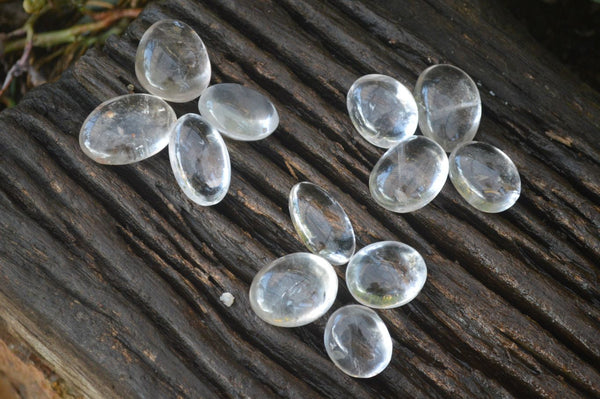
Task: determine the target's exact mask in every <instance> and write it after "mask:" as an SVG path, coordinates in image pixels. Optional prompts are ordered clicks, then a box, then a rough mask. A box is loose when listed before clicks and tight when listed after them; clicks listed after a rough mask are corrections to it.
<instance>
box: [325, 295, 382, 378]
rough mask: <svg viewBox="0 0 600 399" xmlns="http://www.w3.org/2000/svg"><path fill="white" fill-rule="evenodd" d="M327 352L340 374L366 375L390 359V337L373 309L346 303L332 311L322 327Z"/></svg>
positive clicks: (378, 368)
mask: <svg viewBox="0 0 600 399" xmlns="http://www.w3.org/2000/svg"><path fill="white" fill-rule="evenodd" d="M324 341H325V349H326V350H327V354H328V355H329V357H330V358H331V360H332V361H333V363H335V365H336V366H337V367H339V368H340V369H341V370H342V371H343V372H344V373H346V374H348V375H350V376H352V377H358V378H370V377H374V376H376V375H377V374H379V373H381V372H382V371H383V370H384V369H385V368H386V367H387V365H388V364H389V363H390V360H392V350H393V348H392V338H391V337H390V333H389V332H388V329H387V327H386V326H385V324H384V323H383V320H381V318H380V317H379V316H378V315H377V313H375V311H374V310H372V309H369V308H366V307H364V306H361V305H347V306H344V307H341V308H339V309H338V310H336V311H335V312H334V313H333V314H332V315H331V317H330V318H329V320H328V321H327V325H326V326H325V338H324Z"/></svg>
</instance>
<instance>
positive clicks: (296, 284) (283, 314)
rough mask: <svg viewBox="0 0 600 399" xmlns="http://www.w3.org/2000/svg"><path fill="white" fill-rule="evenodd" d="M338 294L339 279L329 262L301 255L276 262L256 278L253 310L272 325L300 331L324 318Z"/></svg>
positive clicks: (252, 301) (254, 281) (252, 302)
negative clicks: (298, 328)
mask: <svg viewBox="0 0 600 399" xmlns="http://www.w3.org/2000/svg"><path fill="white" fill-rule="evenodd" d="M337 290H338V280H337V275H336V274H335V271H334V270H333V266H331V264H330V263H329V262H327V260H325V259H324V258H322V257H320V256H317V255H314V254H310V253H305V252H298V253H293V254H290V255H286V256H284V257H282V258H279V259H277V260H275V261H274V262H273V263H271V264H270V265H268V266H266V267H264V268H263V269H262V270H260V271H259V272H258V273H257V274H256V276H254V279H253V280H252V284H251V285H250V306H251V307H252V310H254V312H255V313H256V314H257V315H258V317H260V318H261V319H263V320H264V321H266V322H267V323H269V324H273V325H275V326H279V327H298V326H303V325H305V324H308V323H311V322H313V321H315V320H316V319H318V318H319V317H321V316H323V315H324V314H325V312H327V310H329V308H330V307H331V305H333V301H334V300H335V297H336V295H337Z"/></svg>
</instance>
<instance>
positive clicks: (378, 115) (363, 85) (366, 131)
mask: <svg viewBox="0 0 600 399" xmlns="http://www.w3.org/2000/svg"><path fill="white" fill-rule="evenodd" d="M346 106H347V107H348V114H349V115H350V120H351V121H352V124H353V125H354V127H355V128H356V130H357V131H358V133H360V135H361V136H363V137H364V138H365V139H366V140H367V141H368V142H370V143H371V144H373V145H376V146H378V147H383V148H390V147H392V146H393V145H395V144H396V143H398V142H399V141H401V140H403V139H405V138H407V137H409V136H412V135H413V134H414V133H415V130H416V129H417V124H418V120H417V119H418V113H417V104H416V103H415V99H414V97H413V95H412V93H411V92H410V90H408V89H407V88H406V87H405V86H404V85H403V84H402V83H400V82H398V81H397V80H396V79H394V78H391V77H389V76H385V75H376V74H373V75H365V76H362V77H360V78H358V79H357V80H356V81H355V82H354V83H353V84H352V86H351V87H350V90H349V91H348V95H347V97H346Z"/></svg>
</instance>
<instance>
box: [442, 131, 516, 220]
mask: <svg viewBox="0 0 600 399" xmlns="http://www.w3.org/2000/svg"><path fill="white" fill-rule="evenodd" d="M450 180H451V181H452V184H453V185H454V187H455V188H456V191H458V192H459V193H460V195H461V196H462V197H463V198H464V199H465V200H466V201H467V202H468V203H469V204H471V205H472V206H473V207H475V208H477V209H479V210H480V211H483V212H489V213H497V212H502V211H505V210H507V209H508V208H510V207H511V206H513V205H514V203H515V202H517V199H518V198H519V196H520V195H521V178H520V176H519V171H518V170H517V167H516V166H515V164H514V163H513V162H512V160H511V159H510V158H509V157H508V156H507V155H506V154H505V153H503V152H502V151H500V150H499V149H498V148H496V147H494V146H493V145H490V144H486V143H481V142H477V141H473V142H470V143H465V144H463V145H462V146H460V147H458V148H456V149H455V150H454V151H453V152H452V154H450Z"/></svg>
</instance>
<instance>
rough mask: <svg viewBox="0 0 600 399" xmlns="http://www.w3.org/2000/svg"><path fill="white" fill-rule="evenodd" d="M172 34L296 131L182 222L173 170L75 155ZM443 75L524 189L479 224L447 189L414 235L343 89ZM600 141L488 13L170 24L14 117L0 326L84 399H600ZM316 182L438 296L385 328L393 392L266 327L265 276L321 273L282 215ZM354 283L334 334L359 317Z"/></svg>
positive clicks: (565, 84) (161, 5)
mask: <svg viewBox="0 0 600 399" xmlns="http://www.w3.org/2000/svg"><path fill="white" fill-rule="evenodd" d="M162 18H177V19H181V20H183V21H185V22H187V23H188V24H190V25H191V26H192V27H193V28H194V29H195V30H196V31H197V32H198V33H199V34H200V36H201V37H202V38H203V40H204V42H205V44H206V46H207V48H208V50H209V54H210V57H211V63H212V67H213V71H214V73H213V79H212V82H213V83H217V82H237V83H241V84H244V85H246V86H248V87H252V88H255V89H258V90H259V91H262V92H264V93H265V94H267V95H268V96H269V97H270V98H272V99H273V101H274V103H275V105H276V107H277V109H278V110H279V113H280V117H281V123H280V126H279V128H278V129H277V131H276V132H275V133H274V134H273V135H272V136H270V137H269V138H267V139H265V140H262V141H259V142H252V143H247V142H233V141H227V144H228V147H229V151H230V156H231V160H232V166H233V179H232V183H231V189H230V191H229V194H228V195H227V197H226V198H225V200H224V201H223V202H222V203H220V204H218V205H217V206H214V207H210V208H202V207H200V206H197V205H195V204H193V203H192V202H191V201H189V200H187V199H186V198H185V196H184V195H183V194H182V193H181V192H180V190H179V188H178V186H177V184H176V182H175V179H174V177H173V175H172V171H171V168H170V165H169V161H168V154H167V152H166V151H163V152H162V153H160V154H159V155H157V156H155V157H153V158H151V159H149V160H146V161H143V162H141V163H138V164H134V165H129V166H116V167H115V166H113V167H110V166H103V165H99V164H96V163H94V162H93V161H91V160H90V159H88V158H87V157H86V156H85V155H84V154H83V153H82V151H81V150H80V148H79V144H78V134H79V129H80V127H81V123H82V122H83V120H84V119H85V117H86V116H87V115H88V114H89V112H91V111H92V109H94V108H95V107H96V106H97V105H98V104H99V103H100V102H102V101H104V100H106V99H108V98H111V97H114V96H116V95H119V94H124V93H126V92H127V85H128V84H129V83H133V84H134V85H135V87H136V91H141V90H142V89H141V88H140V87H139V84H138V82H137V80H136V78H135V73H134V55H135V49H136V46H137V42H138V41H139V39H140V37H141V35H142V34H143V32H144V30H145V29H146V28H147V27H148V26H150V25H151V24H152V23H153V22H155V21H157V20H159V19H162ZM441 62H446V63H452V64H454V65H457V66H459V67H460V68H462V69H464V70H465V71H466V72H467V73H469V74H470V75H471V76H472V77H473V79H474V80H475V81H476V82H477V84H478V86H479V89H480V92H481V96H482V101H483V118H482V123H481V127H480V129H479V133H478V135H477V139H478V140H481V141H485V142H488V143H491V144H493V145H496V146H498V147H500V148H501V149H503V150H504V151H505V152H506V153H507V154H508V155H509V156H510V157H511V158H512V159H513V160H514V162H515V164H516V165H517V167H518V168H519V171H520V174H521V179H522V182H523V191H522V195H521V198H520V199H519V201H518V202H517V204H516V205H515V206H514V207H513V208H511V209H510V210H508V211H506V212H503V213H501V214H484V213H481V212H478V211H476V210H474V209H473V208H471V207H469V206H468V205H467V204H466V203H465V202H464V201H463V200H462V198H461V197H460V196H459V195H458V194H457V192H456V191H455V190H454V188H453V187H452V185H451V184H450V182H447V183H446V186H445V187H444V189H443V191H442V192H441V194H440V195H439V196H438V197H437V198H436V199H435V200H434V201H433V202H432V203H431V204H429V205H428V206H427V207H425V208H423V209H421V210H419V211H416V212H412V213H410V214H403V215H400V214H393V213H391V212H388V211H386V210H384V209H383V208H381V207H379V206H378V205H377V204H376V203H375V202H374V201H373V200H372V199H371V198H370V195H369V190H368V176H369V172H370V170H371V168H372V167H373V165H374V164H375V162H376V161H377V159H378V157H379V156H380V155H381V154H382V153H383V150H381V149H378V148H375V147H373V146H371V145H370V144H369V143H367V142H366V141H365V140H363V139H362V138H361V137H359V136H358V134H357V133H356V132H355V131H354V129H353V127H352V126H351V123H350V121H349V119H348V116H347V113H346V106H345V95H346V92H347V90H348V88H349V87H350V85H351V84H352V82H353V81H354V80H355V79H356V78H358V77H359V76H361V75H364V74H367V73H382V74H387V75H391V76H393V77H395V78H397V79H398V80H400V81H401V82H403V83H405V84H407V85H408V86H409V87H413V86H414V83H415V81H416V79H417V76H418V75H419V73H420V72H421V71H422V70H423V69H425V68H426V67H427V66H429V65H431V64H434V63H441ZM175 109H176V111H177V113H178V115H182V114H183V113H186V112H196V111H197V104H196V103H195V102H191V103H188V104H180V105H176V106H175ZM599 132H600V95H599V94H598V93H597V92H594V91H592V90H591V89H589V88H588V87H587V86H585V85H583V84H581V83H580V82H579V81H578V80H577V79H576V78H575V77H573V76H572V75H570V74H569V73H568V72H567V71H566V70H564V68H563V67H561V66H560V65H559V64H558V63H557V62H556V61H555V60H554V59H553V58H552V57H551V56H549V55H548V54H547V53H545V52H544V51H543V50H541V49H540V48H538V46H537V45H536V44H535V43H534V42H533V41H532V39H531V38H530V37H529V36H528V35H527V34H526V33H525V32H524V31H523V30H522V29H521V28H520V27H519V26H518V25H517V24H516V23H515V22H514V20H513V19H512V17H511V16H509V15H507V14H506V13H505V11H504V10H502V9H501V8H500V7H499V6H498V5H497V4H495V2H494V1H493V0H479V1H476V0H470V1H447V0H428V1H422V2H413V1H395V2H387V1H374V2H373V1H364V2H359V1H352V0H330V1H326V2H321V1H300V0H298V1H297V0H279V1H267V0H261V1H232V0H204V1H202V2H195V1H191V0H171V1H164V2H156V3H153V4H151V5H150V6H148V7H147V9H146V10H145V11H144V12H143V13H142V14H141V15H140V17H139V18H138V19H137V20H136V21H134V22H133V23H132V24H131V26H130V28H129V29H128V31H127V33H126V34H125V35H124V36H123V37H120V38H116V37H115V38H112V39H111V40H109V42H108V44H107V45H106V47H105V48H104V49H102V50H92V51H89V52H88V53H87V54H86V55H85V56H84V57H83V58H82V59H81V60H80V61H79V62H78V63H77V64H76V65H75V66H74V67H73V68H72V69H71V70H69V71H68V72H66V73H65V74H64V76H63V77H62V78H61V79H60V80H59V81H58V82H56V83H53V84H49V85H45V86H42V87H41V88H39V89H36V90H33V91H32V92H31V93H30V94H29V95H28V96H27V97H26V98H25V99H24V100H23V101H22V102H21V103H20V104H19V105H18V106H17V107H15V108H13V109H10V110H7V111H4V112H3V113H1V114H0V235H1V241H0V317H1V318H2V319H4V321H5V322H6V323H7V325H9V326H10V328H11V330H12V331H13V333H14V334H16V335H19V336H20V337H22V338H23V339H25V340H26V341H27V342H28V343H29V344H31V345H32V346H33V347H34V348H35V349H36V350H37V351H38V352H39V353H40V355H41V356H43V357H44V358H45V359H47V360H48V361H49V362H50V363H51V364H52V365H53V366H54V367H56V369H57V372H59V373H60V374H61V375H63V376H64V377H65V378H66V379H67V380H68V381H71V382H72V384H74V385H75V386H76V387H77V388H78V389H79V390H80V391H81V392H82V393H83V394H84V395H86V396H89V397H115V398H177V397H182V398H199V397H201V398H209V397H249V398H266V397H291V398H312V397H335V398H340V397H342V398H343V397H352V398H367V397H389V398H402V397H430V398H442V397H444V398H445V397H475V398H484V397H491V398H500V397H517V398H524V397H546V398H579V397H600V308H599V304H600V286H599V281H598V273H599V269H600V239H599V235H600V234H599V231H600V161H599V160H600V133H599ZM302 180H309V181H312V182H314V183H316V184H319V185H321V186H322V187H324V188H326V189H327V190H329V191H330V192H331V193H332V194H333V195H334V196H335V197H336V198H337V199H338V200H339V201H340V202H341V204H342V205H343V206H344V208H345V209H346V211H347V212H348V214H349V216H350V218H351V220H352V222H353V225H354V228H355V231H356V233H357V241H358V247H359V248H360V247H362V246H365V245H367V244H370V243H372V242H375V241H378V240H383V239H392V240H399V241H403V242H405V243H407V244H409V245H411V246H413V247H415V248H416V249H417V250H418V251H420V252H421V253H422V255H423V256H424V258H425V261H426V262H427V266H428V273H429V274H428V280H427V283H426V285H425V287H424V289H423V291H422V292H421V294H420V295H419V296H418V297H417V298H416V299H415V300H414V301H412V302H411V303H409V304H408V305H406V306H403V307H401V308H398V309H394V310H385V311H379V312H378V313H379V314H380V315H381V317H382V318H383V319H384V321H385V323H386V324H387V326H388V328H389V330H390V332H391V335H392V338H393V342H394V354H393V359H392V362H391V364H390V366H389V367H388V368H387V369H386V370H385V371H384V372H383V373H382V374H381V375H379V376H377V377H375V378H372V379H368V380H361V379H352V378H350V377H348V376H346V375H344V374H343V373H341V372H340V371H339V370H338V369H336V368H335V366H334V365H333V363H331V361H330V360H329V359H328V357H327V354H326V353H325V350H324V347H323V342H322V340H323V328H324V325H325V322H326V317H323V318H321V319H319V320H318V321H317V322H315V323H313V324H311V325H308V326H306V327H300V328H295V329H283V328H276V327H272V326H270V325H268V324H266V323H264V322H262V321H261V320H260V319H258V318H257V317H256V316H255V315H254V314H253V312H252V311H251V309H250V306H249V303H248V293H247V292H248V288H249V284H250V282H251V280H252V278H253V276H254V274H255V273H256V272H257V271H258V270H259V269H260V268H262V267H263V266H264V265H266V264H267V263H269V262H270V261H272V260H274V259H275V258H277V257H279V256H283V255H285V254H287V253H291V252H297V251H303V250H304V248H303V246H302V245H301V244H300V242H299V241H298V238H297V236H296V234H295V232H294V230H293V227H292V224H291V221H290V219H289V215H288V211H287V196H288V192H289V190H290V188H291V187H292V186H293V185H294V184H295V183H296V182H298V181H302ZM336 270H337V272H338V275H339V277H340V280H339V282H340V292H339V294H338V299H337V301H336V303H335V305H334V307H333V308H332V311H333V310H335V309H337V308H338V307H339V306H341V305H344V304H348V303H352V302H353V301H352V299H351V296H350V295H349V293H348V291H347V289H346V287H345V283H344V267H339V268H337V269H336ZM225 291H229V292H231V293H233V295H234V296H235V303H234V305H233V306H232V307H230V308H227V307H225V306H224V305H223V304H222V303H221V302H220V301H219V296H220V295H221V294H222V293H223V292H225ZM328 314H330V313H328Z"/></svg>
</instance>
